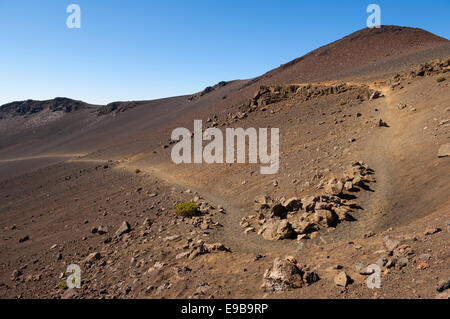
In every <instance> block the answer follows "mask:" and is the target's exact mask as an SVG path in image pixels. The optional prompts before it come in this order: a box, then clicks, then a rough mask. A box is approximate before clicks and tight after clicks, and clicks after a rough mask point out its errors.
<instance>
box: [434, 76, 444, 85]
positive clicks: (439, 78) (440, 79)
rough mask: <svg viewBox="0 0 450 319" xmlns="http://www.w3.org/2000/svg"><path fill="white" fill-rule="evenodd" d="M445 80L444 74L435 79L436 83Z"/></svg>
mask: <svg viewBox="0 0 450 319" xmlns="http://www.w3.org/2000/svg"><path fill="white" fill-rule="evenodd" d="M445 80H446V78H445V77H444V76H440V77H438V78H437V79H436V81H437V82H438V83H441V82H444V81H445Z"/></svg>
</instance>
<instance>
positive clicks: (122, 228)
mask: <svg viewBox="0 0 450 319" xmlns="http://www.w3.org/2000/svg"><path fill="white" fill-rule="evenodd" d="M130 231H131V227H130V224H128V222H127V221H124V222H123V223H122V225H120V227H119V229H117V231H116V236H117V237H120V236H122V235H123V234H126V233H129V232H130Z"/></svg>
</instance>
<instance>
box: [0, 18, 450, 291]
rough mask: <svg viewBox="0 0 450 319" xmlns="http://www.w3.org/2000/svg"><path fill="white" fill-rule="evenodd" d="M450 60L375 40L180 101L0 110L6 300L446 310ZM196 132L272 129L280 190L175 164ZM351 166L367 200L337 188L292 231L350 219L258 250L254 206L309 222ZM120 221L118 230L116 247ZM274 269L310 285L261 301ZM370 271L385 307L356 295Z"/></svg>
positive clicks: (379, 36) (413, 38)
mask: <svg viewBox="0 0 450 319" xmlns="http://www.w3.org/2000/svg"><path fill="white" fill-rule="evenodd" d="M449 57H450V43H449V41H448V40H447V39H443V38H440V37H438V36H435V35H433V34H431V33H428V32H426V31H424V30H420V29H414V28H406V27H396V26H383V27H382V28H380V29H363V30H360V31H357V32H355V33H353V34H351V35H349V36H347V37H345V38H343V39H340V40H338V41H336V42H333V43H331V44H329V45H326V46H324V47H321V48H319V49H317V50H315V51H312V52H311V53H309V54H307V55H305V56H303V57H301V58H298V59H296V60H294V61H291V62H289V63H287V64H284V65H282V66H281V67H280V68H277V69H275V70H272V71H270V72H268V73H266V74H264V75H262V76H260V77H257V78H254V79H248V80H236V81H231V82H220V83H218V84H217V85H214V86H211V87H208V88H206V89H205V90H204V91H202V92H199V93H195V94H193V95H191V96H179V97H173V98H166V99H160V100H154V101H139V102H133V101H129V102H114V103H111V104H108V105H106V106H92V105H88V104H84V103H83V102H79V101H74V100H69V99H55V100H50V101H44V102H39V101H24V102H16V103H12V104H8V105H5V106H2V107H0V199H1V203H0V228H1V229H2V232H1V236H0V249H1V251H2V254H1V257H0V298H16V297H19V298H22V297H25V298H42V297H44V298H45V297H47V298H71V297H76V298H136V297H140V298H142V297H145V298H147V297H148V298H168V297H169V298H170V297H172V298H180V297H183V298H186V297H188V298H237V297H243V298H254V297H262V298H265V297H270V298H287V297H288V298H323V297H330V298H361V297H364V298H372V297H373V298H398V297H400V298H434V297H436V296H437V295H438V293H439V297H446V298H448V290H447V292H445V291H444V290H445V289H439V290H442V291H437V288H439V282H440V281H441V280H444V281H445V280H449V279H450V278H448V274H449V271H450V269H449V266H448V265H449V264H450V262H449V255H448V252H449V251H450V250H449V249H448V248H449V247H448V244H449V234H450V223H449V220H450V210H449V208H450V198H449V196H448V194H449V192H450V186H449V185H450V181H449V175H448V168H449V167H450V166H449V160H450V156H447V157H446V156H440V157H438V156H437V154H438V149H439V148H440V147H441V146H442V145H445V144H446V143H449V138H450V131H449V128H450V126H449V125H450V122H449V114H450V90H449V89H448V87H449V82H450V78H449V76H448V74H450V73H449V71H450V59H449ZM441 58H442V60H437V61H433V62H431V63H428V64H426V65H421V64H422V63H425V62H429V61H431V60H434V59H441ZM412 68H414V69H412ZM261 86H268V87H267V88H264V87H263V88H261ZM260 89H261V90H262V91H264V92H265V93H264V94H265V97H264V98H263V99H262V98H261V95H264V94H260V93H261V92H260ZM256 92H258V94H256V95H255V93H256ZM254 97H258V98H256V99H253V98H254ZM194 119H202V120H203V124H204V126H205V127H207V126H208V127H209V126H213V125H214V126H217V127H219V128H223V127H244V128H247V127H278V128H280V163H281V164H280V170H279V172H278V173H277V174H276V175H267V176H263V175H260V174H259V165H250V164H249V165H222V164H217V165H206V164H201V165H188V164H186V165H175V164H173V163H172V161H171V158H170V152H171V146H172V145H173V143H171V142H172V141H170V137H171V132H172V130H173V129H174V128H175V127H187V128H190V129H191V128H192V126H193V120H194ZM354 161H364V162H365V163H367V165H368V166H369V167H370V171H373V176H372V175H371V177H370V178H369V177H368V178H367V181H368V182H370V185H364V183H363V185H361V184H360V183H361V181H359V182H358V183H359V184H356V182H355V177H353V178H350V179H347V180H346V181H347V182H348V181H350V180H351V181H352V183H353V182H355V185H356V186H358V187H349V186H348V185H347V188H346V189H345V191H341V192H340V193H339V192H338V193H339V194H338V195H336V196H338V197H339V199H338V198H336V196H335V197H333V198H332V199H330V197H327V196H328V195H327V196H323V197H319V198H321V199H320V201H321V202H320V205H321V206H320V207H322V208H317V210H316V208H313V209H312V210H313V212H311V211H310V210H311V208H309V209H308V212H307V211H306V208H305V209H304V207H303V206H302V207H297V208H295V209H297V210H295V209H294V211H292V212H290V213H292V214H290V215H289V217H287V218H286V219H289V218H294V221H295V218H297V217H298V214H300V215H301V216H302V217H301V218H302V219H301V221H305V220H308V218H309V215H308V214H310V213H311V214H312V213H314V214H327V212H326V211H328V210H331V211H333V209H334V208H333V207H335V203H336V202H338V203H339V205H340V206H339V207H338V208H339V209H341V212H342V209H346V208H345V207H347V206H348V207H352V209H353V210H352V211H351V216H352V218H345V219H342V220H341V219H340V220H339V223H337V224H336V223H331V222H330V223H329V224H328V222H327V225H326V226H325V227H324V226H323V225H321V226H320V227H321V228H319V229H316V230H315V231H314V233H311V234H301V233H296V234H295V236H297V235H299V236H298V237H297V238H294V237H295V236H290V237H288V238H286V239H282V240H270V238H269V240H267V238H263V237H262V236H261V234H264V233H263V232H262V233H261V234H258V231H259V230H261V228H262V226H263V225H266V224H265V223H266V220H265V219H268V220H271V221H273V220H272V218H273V216H266V215H265V213H264V212H263V214H262V217H261V214H259V213H261V211H262V210H263V208H261V205H260V206H257V207H256V209H257V212H258V214H259V217H258V218H260V217H261V218H260V219H259V221H258V222H255V217H251V218H250V217H249V216H252V215H254V216H256V215H255V214H256V211H255V196H258V195H268V196H270V198H272V199H273V200H274V201H275V203H276V204H280V205H282V206H283V207H285V206H286V207H287V206H288V205H287V204H286V199H289V198H292V197H296V198H298V199H301V202H302V205H303V204H304V203H307V202H308V200H307V197H308V196H316V195H324V194H325V193H324V192H329V188H327V187H326V185H327V184H328V183H329V181H330V180H332V178H334V177H336V178H347V177H342V176H343V172H344V171H345V170H346V169H347V168H348V165H349V164H350V163H352V162H354ZM358 165H360V164H358ZM361 165H362V164H361ZM135 169H140V173H136V172H138V171H135ZM371 174H372V173H371ZM355 185H350V186H355ZM326 189H328V190H326ZM324 198H328V200H331V201H332V202H331V203H330V202H323V201H322V199H324ZM186 200H195V201H196V202H197V203H198V204H199V206H200V211H201V212H200V213H199V215H198V216H195V217H193V218H187V217H180V216H176V215H175V214H174V209H175V205H176V204H177V203H180V202H183V201H186ZM317 200H319V199H317V198H316V201H317ZM294 202H295V201H294ZM275 203H272V202H270V203H269V204H267V205H269V208H270V209H271V210H272V209H274V207H275V206H271V205H276V204H275ZM332 203H334V204H332ZM315 205H317V206H318V205H319V204H315ZM333 205H334V206H333ZM313 206H314V205H313ZM344 206H345V207H344ZM278 207H279V206H278ZM286 207H285V208H286ZM264 209H265V208H264ZM286 209H287V208H286ZM333 212H334V211H333ZM266 213H267V212H266ZM334 213H335V212H334ZM305 214H306V215H305ZM330 214H331V213H330ZM305 216H306V217H305ZM314 216H315V217H321V216H322V215H320V216H319V215H318V216H316V215H314ZM243 217H244V220H242V218H243ZM344 217H345V216H344ZM245 218H248V220H250V221H251V223H249V224H248V225H247V224H246V223H245V221H246V219H245ZM252 218H253V219H252ZM263 218H264V219H263ZM327 218H328V217H327ZM339 218H341V216H340V217H339ZM148 219H150V220H148ZM289 220H290V221H292V220H291V219H289ZM317 220H319V221H318V222H317V223H319V222H320V221H323V218H322V219H321V218H317ZM326 220H328V219H326ZM124 221H126V222H128V226H129V228H128V229H126V231H125V232H117V231H118V230H119V229H120V228H119V227H121V224H122V223H123V222H124ZM258 223H259V224H258ZM315 225H316V224H315ZM250 226H252V227H256V228H255V229H253V230H252V227H250ZM316 226H317V225H316ZM99 227H101V229H103V230H104V229H105V228H107V231H100V232H98V229H97V228H99ZM291 235H292V234H291ZM302 235H307V236H302ZM386 236H388V237H389V238H386ZM272 239H273V238H272ZM391 239H392V240H391ZM397 240H398V242H397ZM392 241H393V242H394V243H397V245H394V246H395V247H390V246H393V245H390V244H392ZM286 256H293V257H295V260H297V261H298V263H297V264H296V266H295V267H300V268H302V269H303V270H304V273H305V272H306V273H308V274H312V273H311V272H314V273H315V274H318V277H319V278H320V279H319V281H318V282H308V284H307V285H306V284H305V286H303V287H302V288H298V289H286V290H283V291H282V292H280V293H276V292H273V291H264V290H263V289H261V284H262V282H263V276H264V273H265V271H266V269H268V268H270V267H272V265H273V262H274V259H275V258H277V257H281V258H284V257H286ZM384 259H386V261H387V262H388V263H387V264H385V263H384V262H383V260H384ZM288 260H289V262H292V260H294V258H288ZM380 260H381V261H380ZM72 263H77V264H80V265H81V266H82V269H83V288H82V289H81V290H79V291H75V292H74V291H71V290H67V289H65V288H64V284H63V283H64V282H65V280H66V277H67V274H65V269H66V267H67V266H68V265H70V264H72ZM374 263H380V264H381V265H382V266H381V267H382V285H383V286H382V288H381V289H380V290H369V289H368V288H367V286H366V284H365V280H366V278H367V274H365V273H364V271H363V269H362V268H364V267H365V266H367V265H369V264H374ZM361 265H363V266H361ZM342 271H345V272H346V274H347V275H348V276H350V277H351V279H352V280H351V282H349V284H348V285H346V286H345V287H343V286H337V285H336V283H335V281H334V278H335V276H336V275H337V274H338V273H339V272H342ZM313 277H314V276H313ZM311 278H312V277H311ZM266 279H267V278H266ZM316 279H317V278H316ZM444 286H445V285H444Z"/></svg>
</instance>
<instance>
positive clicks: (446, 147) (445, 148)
mask: <svg viewBox="0 0 450 319" xmlns="http://www.w3.org/2000/svg"><path fill="white" fill-rule="evenodd" d="M437 156H438V157H439V158H442V157H447V156H450V144H449V143H447V144H443V145H441V147H440V148H439V151H438V155H437Z"/></svg>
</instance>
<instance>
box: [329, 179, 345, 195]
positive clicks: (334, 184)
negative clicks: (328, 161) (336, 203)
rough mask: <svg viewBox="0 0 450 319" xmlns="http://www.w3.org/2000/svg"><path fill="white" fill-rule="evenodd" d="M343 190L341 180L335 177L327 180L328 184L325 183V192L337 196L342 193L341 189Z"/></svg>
mask: <svg viewBox="0 0 450 319" xmlns="http://www.w3.org/2000/svg"><path fill="white" fill-rule="evenodd" d="M343 190H344V185H343V184H342V182H341V181H338V180H337V179H336V178H333V179H330V180H329V181H328V184H327V185H325V192H327V193H328V194H331V195H335V196H338V195H340V194H342V191H343Z"/></svg>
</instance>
